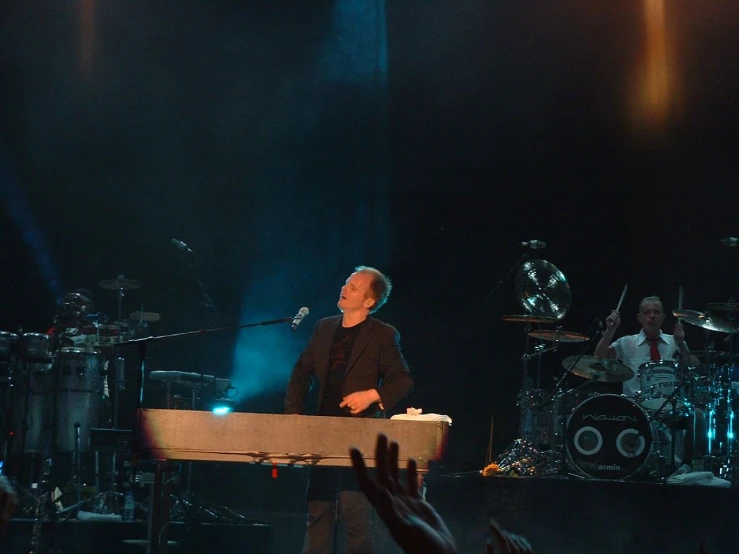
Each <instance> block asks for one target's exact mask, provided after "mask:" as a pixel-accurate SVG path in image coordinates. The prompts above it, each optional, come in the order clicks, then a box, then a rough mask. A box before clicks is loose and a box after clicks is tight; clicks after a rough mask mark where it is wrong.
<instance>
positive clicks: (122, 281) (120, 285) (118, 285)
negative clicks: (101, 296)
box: [98, 275, 141, 290]
mask: <svg viewBox="0 0 739 554" xmlns="http://www.w3.org/2000/svg"><path fill="white" fill-rule="evenodd" d="M98 286H99V287H100V288H103V289H110V290H133V289H140V288H141V281H138V280H136V279H126V278H125V277H124V276H123V275H119V276H118V277H116V278H115V279H105V280H104V281H100V282H99V283H98Z"/></svg>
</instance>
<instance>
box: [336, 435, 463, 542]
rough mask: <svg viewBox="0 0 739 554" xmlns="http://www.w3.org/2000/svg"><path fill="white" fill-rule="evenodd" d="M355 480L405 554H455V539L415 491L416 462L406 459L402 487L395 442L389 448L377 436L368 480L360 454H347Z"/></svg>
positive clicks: (416, 485)
mask: <svg viewBox="0 0 739 554" xmlns="http://www.w3.org/2000/svg"><path fill="white" fill-rule="evenodd" d="M349 454H350V455H351V457H352V466H354V470H355V471H356V473H357V481H359V486H360V487H361V488H362V492H364V494H365V496H367V498H368V499H369V501H370V502H371V503H372V505H373V506H374V507H375V509H376V510H377V513H378V514H379V515H380V517H381V518H382V521H384V522H385V525H387V528H388V530H389V531H390V534H391V535H392V536H393V538H394V539H395V541H396V542H397V543H398V546H400V547H401V548H402V549H403V551H404V552H406V554H456V552H457V547H456V546H455V544H454V537H452V534H451V533H450V532H449V529H448V528H447V526H446V524H445V523H444V520H443V519H441V516H440V515H439V514H438V513H437V512H436V510H434V508H433V507H432V506H431V504H429V503H428V502H426V501H425V500H424V499H423V497H422V496H421V495H420V494H419V492H418V473H417V469H416V461H415V460H408V470H407V479H406V485H405V487H404V486H403V485H402V484H401V483H400V479H399V478H398V443H396V442H393V443H391V444H390V445H389V447H388V441H387V437H386V436H385V435H382V434H380V435H378V436H377V446H376V447H375V462H376V477H375V480H374V481H373V480H372V479H371V478H370V475H369V472H368V471H367V466H366V465H365V463H364V458H363V457H362V453H361V452H360V451H359V450H357V449H356V448H352V449H351V450H350V451H349Z"/></svg>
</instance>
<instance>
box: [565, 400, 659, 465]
mask: <svg viewBox="0 0 739 554" xmlns="http://www.w3.org/2000/svg"><path fill="white" fill-rule="evenodd" d="M657 425H658V424H657V423H656V422H652V423H651V424H650V422H649V418H648V417H647V415H646V414H645V413H644V410H642V409H641V408H640V407H639V406H638V405H637V404H636V403H634V402H632V401H631V400H630V399H628V398H626V397H624V396H619V395H616V394H602V395H600V396H596V397H593V398H589V399H587V400H585V401H584V402H583V403H582V404H580V405H579V406H578V407H577V408H575V410H574V411H573V412H572V415H571V416H570V418H569V420H568V422H567V433H566V437H567V438H566V444H567V456H568V461H569V463H570V464H571V465H572V466H574V467H575V468H576V470H578V471H579V472H580V473H582V474H583V475H585V476H588V477H595V478H599V479H625V478H628V477H631V476H633V475H635V474H637V472H639V471H640V470H641V469H642V468H644V470H645V471H646V470H649V469H650V468H648V467H647V460H648V458H650V454H652V450H653V446H655V445H660V444H661V442H660V434H659V433H658V432H657Z"/></svg>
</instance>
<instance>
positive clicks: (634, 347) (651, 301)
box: [595, 296, 698, 397]
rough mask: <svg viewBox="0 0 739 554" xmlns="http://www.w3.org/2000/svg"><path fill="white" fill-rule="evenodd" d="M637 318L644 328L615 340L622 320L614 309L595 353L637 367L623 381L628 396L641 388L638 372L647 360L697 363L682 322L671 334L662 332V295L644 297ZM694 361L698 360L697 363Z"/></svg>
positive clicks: (663, 314) (663, 316) (600, 356)
mask: <svg viewBox="0 0 739 554" xmlns="http://www.w3.org/2000/svg"><path fill="white" fill-rule="evenodd" d="M636 319H637V320H638V321H639V323H640V324H641V327H642V328H641V331H639V332H638V333H637V334H635V335H627V336H623V337H621V338H620V339H618V340H616V341H613V336H614V334H615V333H616V329H618V326H619V325H620V324H621V315H620V314H619V313H618V312H617V311H616V310H613V311H612V312H611V315H609V316H608V317H607V318H606V330H605V332H604V333H603V336H602V337H601V339H600V341H599V342H598V345H597V346H596V347H595V356H597V357H598V358H615V359H618V360H621V361H622V362H623V363H625V364H626V365H627V366H629V367H630V368H631V369H632V370H633V371H634V375H633V377H632V378H631V379H629V380H628V381H624V383H623V393H624V394H625V395H626V396H629V397H633V396H634V395H635V394H636V393H637V392H638V391H639V377H638V375H637V373H638V370H639V366H641V365H642V364H644V363H646V362H649V361H658V360H676V361H680V362H684V363H687V364H689V365H697V363H698V361H697V360H693V359H692V357H691V356H690V354H689V352H688V347H687V345H686V344H685V330H684V329H683V326H682V324H681V323H680V322H677V323H675V329H674V331H673V332H672V335H668V334H666V333H663V332H662V324H663V323H664V321H665V311H664V308H663V306H662V301H661V300H660V299H659V297H657V296H647V297H646V298H644V299H642V301H641V302H640V303H639V313H638V314H637V316H636ZM692 361H695V364H693V363H692Z"/></svg>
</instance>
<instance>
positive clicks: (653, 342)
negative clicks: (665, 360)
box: [647, 337, 662, 362]
mask: <svg viewBox="0 0 739 554" xmlns="http://www.w3.org/2000/svg"><path fill="white" fill-rule="evenodd" d="M647 340H648V341H649V359H650V360H652V361H653V362H658V361H660V360H661V359H662V356H660V354H659V348H657V343H658V342H659V337H657V338H656V339H649V338H648V339H647Z"/></svg>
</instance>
